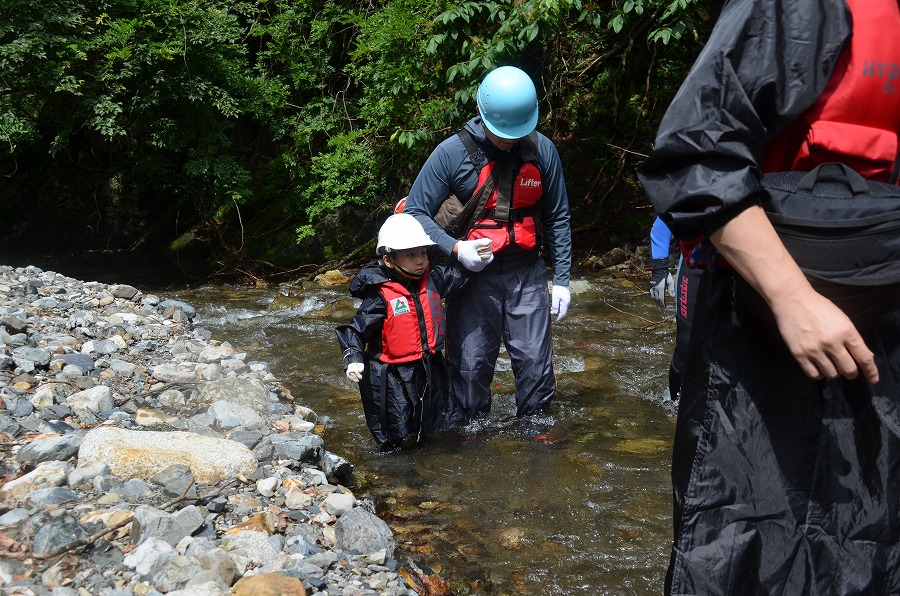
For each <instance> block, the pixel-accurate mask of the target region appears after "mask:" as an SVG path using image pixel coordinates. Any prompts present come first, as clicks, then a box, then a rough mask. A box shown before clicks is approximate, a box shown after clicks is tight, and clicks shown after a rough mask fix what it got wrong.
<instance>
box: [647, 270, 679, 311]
mask: <svg viewBox="0 0 900 596" xmlns="http://www.w3.org/2000/svg"><path fill="white" fill-rule="evenodd" d="M667 293H668V294H669V296H671V297H672V298H674V297H675V279H674V278H673V277H672V274H671V273H667V274H666V276H665V277H664V278H663V279H661V280H659V281H658V282H657V283H656V284H655V285H652V286H650V297H651V298H653V300H654V301H656V304H657V305H658V306H659V307H660V308H665V307H666V294H667Z"/></svg>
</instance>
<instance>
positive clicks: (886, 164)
mask: <svg viewBox="0 0 900 596" xmlns="http://www.w3.org/2000/svg"><path fill="white" fill-rule="evenodd" d="M846 1H847V5H848V6H849V8H850V13H851V17H852V22H853V33H852V36H851V38H850V42H849V43H848V45H847V47H846V48H845V49H844V52H843V54H841V57H840V60H838V63H837V65H836V66H835V69H834V72H833V73H832V75H831V79H829V81H828V85H827V86H826V87H825V91H824V92H823V93H822V95H821V96H819V98H818V99H817V100H816V102H815V103H814V104H813V105H812V106H811V107H810V108H809V109H808V110H807V111H806V112H805V113H804V114H803V116H802V117H801V118H799V119H798V120H797V121H796V122H794V123H793V124H792V125H791V126H790V127H788V129H787V130H786V131H785V132H784V133H782V134H781V135H780V136H779V137H778V138H777V139H776V140H775V141H774V142H773V143H771V144H770V146H769V148H768V150H767V151H766V159H765V162H764V165H763V171H765V172H781V171H802V172H805V171H808V170H812V169H813V168H815V167H816V166H818V165H820V164H823V163H826V162H832V161H838V162H841V163H844V164H845V165H848V166H850V167H851V168H853V169H854V170H856V171H857V172H859V174H860V175H862V176H864V177H866V178H869V179H871V180H875V181H878V182H888V181H890V182H895V181H896V179H897V169H898V162H897V151H898V143H897V134H898V131H900V35H898V34H897V33H898V32H900V4H898V3H897V0H846ZM886 31H890V32H892V33H891V34H884V33H883V32H886Z"/></svg>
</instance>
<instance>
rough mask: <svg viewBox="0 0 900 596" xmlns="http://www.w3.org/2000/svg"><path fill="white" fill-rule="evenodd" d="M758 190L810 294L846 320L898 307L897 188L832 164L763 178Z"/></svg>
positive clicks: (899, 192) (899, 219)
mask: <svg viewBox="0 0 900 596" xmlns="http://www.w3.org/2000/svg"><path fill="white" fill-rule="evenodd" d="M762 186H763V188H764V189H765V191H766V192H764V193H763V195H762V199H761V202H762V206H763V208H764V209H765V211H766V215H767V216H768V218H769V221H771V222H772V225H773V227H774V228H775V231H776V232H777V233H778V235H779V237H780V238H781V241H782V242H783V243H784V246H785V248H787V250H788V252H789V253H790V254H791V256H792V257H793V258H794V260H795V261H796V262H797V264H798V265H799V266H800V268H801V269H802V270H803V273H804V274H805V275H806V277H807V279H809V280H810V283H811V284H812V285H813V287H814V288H815V289H816V290H817V291H819V292H820V293H822V294H823V295H825V296H826V297H828V298H830V299H832V301H834V302H835V303H836V304H837V305H838V306H840V307H841V308H844V309H845V312H847V311H852V312H859V311H860V310H865V311H873V310H878V311H882V312H886V311H887V310H894V309H896V308H897V307H898V305H900V302H897V298H898V296H900V187H898V186H896V185H893V184H886V183H882V182H874V181H872V180H867V179H865V178H863V177H862V176H860V175H859V174H858V173H856V171H854V170H853V169H851V168H850V167H848V166H846V165H844V164H842V163H837V162H831V163H824V164H822V165H820V166H818V167H816V168H814V169H813V170H810V171H809V172H773V173H768V174H764V175H763V177H762ZM847 314H848V315H851V312H847ZM851 316H852V315H851Z"/></svg>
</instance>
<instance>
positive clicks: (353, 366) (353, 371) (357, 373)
mask: <svg viewBox="0 0 900 596" xmlns="http://www.w3.org/2000/svg"><path fill="white" fill-rule="evenodd" d="M362 371H363V363H362V362H351V363H350V364H348V365H347V378H348V379H350V380H351V381H353V382H354V383H359V382H360V381H362Z"/></svg>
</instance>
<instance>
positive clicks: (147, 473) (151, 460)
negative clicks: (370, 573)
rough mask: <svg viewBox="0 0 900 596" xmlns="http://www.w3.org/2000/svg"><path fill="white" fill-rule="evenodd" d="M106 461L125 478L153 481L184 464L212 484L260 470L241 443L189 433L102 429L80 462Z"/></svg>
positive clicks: (91, 434) (84, 446) (88, 440)
mask: <svg viewBox="0 0 900 596" xmlns="http://www.w3.org/2000/svg"><path fill="white" fill-rule="evenodd" d="M93 462H103V463H105V464H106V465H107V466H109V469H110V471H111V472H112V473H113V474H115V475H116V476H119V477H122V478H150V477H152V476H153V475H154V474H157V473H159V472H161V471H162V470H164V469H165V468H167V467H168V466H171V465H175V464H184V465H186V466H188V467H189V468H190V469H191V473H192V474H193V475H194V478H195V479H196V480H197V481H198V482H202V483H205V484H211V483H214V482H217V481H219V480H224V479H227V478H231V477H233V476H235V475H236V474H250V473H251V472H253V471H254V470H255V469H256V466H257V462H256V458H255V457H253V453H252V452H251V451H250V450H249V449H247V447H245V446H244V445H242V444H241V443H238V442H237V441H229V440H228V439H213V438H210V437H204V436H201V435H197V434H194V433H188V432H181V431H176V432H157V431H130V430H126V429H121V428H114V427H99V428H95V429H93V430H90V431H88V433H87V434H86V435H85V437H84V440H82V442H81V446H80V448H79V450H78V463H79V465H84V464H87V463H93Z"/></svg>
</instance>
